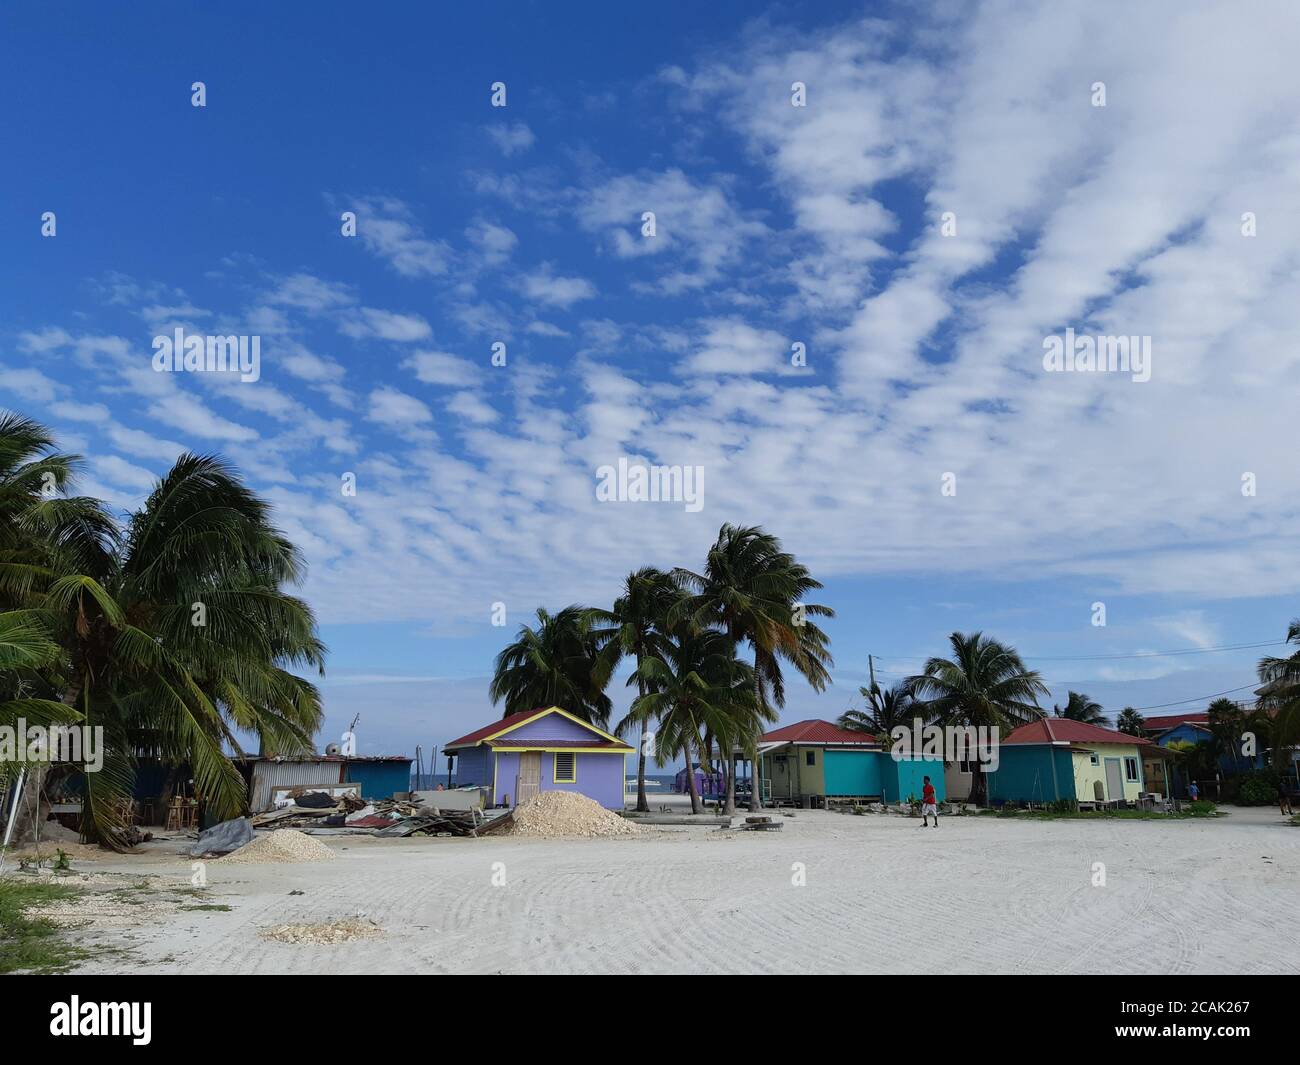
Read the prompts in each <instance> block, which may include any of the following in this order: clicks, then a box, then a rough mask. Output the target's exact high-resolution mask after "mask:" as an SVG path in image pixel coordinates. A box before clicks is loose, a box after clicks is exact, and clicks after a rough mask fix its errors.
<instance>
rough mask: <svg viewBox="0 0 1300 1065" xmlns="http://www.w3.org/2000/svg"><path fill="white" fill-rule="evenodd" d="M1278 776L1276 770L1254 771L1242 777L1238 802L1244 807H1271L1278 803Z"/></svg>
mask: <svg viewBox="0 0 1300 1065" xmlns="http://www.w3.org/2000/svg"><path fill="white" fill-rule="evenodd" d="M1277 794H1278V774H1277V771H1276V770H1274V769H1252V770H1250V772H1248V773H1243V774H1242V775H1241V789H1240V791H1239V792H1238V801H1239V802H1240V803H1241V805H1242V806H1271V805H1272V804H1273V803H1275V802H1277Z"/></svg>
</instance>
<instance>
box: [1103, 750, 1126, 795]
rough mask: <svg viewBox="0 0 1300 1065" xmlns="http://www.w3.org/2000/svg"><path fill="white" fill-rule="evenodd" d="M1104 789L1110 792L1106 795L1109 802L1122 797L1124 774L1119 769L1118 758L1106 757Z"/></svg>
mask: <svg viewBox="0 0 1300 1065" xmlns="http://www.w3.org/2000/svg"><path fill="white" fill-rule="evenodd" d="M1106 790H1107V791H1108V792H1110V794H1109V795H1107V796H1106V798H1108V799H1109V800H1110V801H1111V802H1119V801H1123V799H1124V774H1123V772H1122V771H1121V769H1120V762H1119V759H1118V758H1107V759H1106Z"/></svg>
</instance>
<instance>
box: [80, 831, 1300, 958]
mask: <svg viewBox="0 0 1300 1065" xmlns="http://www.w3.org/2000/svg"><path fill="white" fill-rule="evenodd" d="M784 825H785V827H784V828H783V829H781V831H780V832H774V833H770V834H760V833H739V834H724V833H719V832H717V831H716V830H714V829H712V828H711V827H710V828H704V827H700V828H695V827H692V828H688V829H672V828H665V829H653V828H646V829H645V830H644V831H643V832H642V833H641V834H640V835H639V836H634V837H630V838H626V839H593V840H587V839H579V840H531V839H513V838H505V839H496V838H487V839H481V840H472V839H428V838H424V839H420V838H415V839H409V840H377V839H372V838H366V837H330V838H326V840H325V841H326V842H327V843H328V845H329V847H330V848H331V850H333V851H335V853H336V855H337V857H338V860H337V861H333V862H321V863H319V864H313V865H240V866H228V865H225V864H223V863H208V865H207V874H208V882H209V889H210V890H209V897H210V899H211V901H213V902H221V903H226V904H229V905H230V906H231V907H232V912H230V913H217V912H209V913H191V912H185V911H181V912H178V913H176V914H174V915H172V916H170V917H168V918H167V919H166V920H164V921H161V922H158V923H150V924H147V925H143V926H141V927H139V928H136V929H134V930H132V932H131V933H130V936H129V938H127V939H124V940H123V943H122V945H124V946H126V947H127V948H128V949H129V950H130V951H131V953H130V954H129V955H127V956H123V957H114V956H108V957H104V958H100V959H97V960H95V961H92V962H91V963H89V964H88V965H87V966H85V969H84V971H89V972H138V971H154V972H173V973H175V972H180V973H201V972H211V973H237V972H262V973H282V972H338V973H370V972H398V973H417V972H537V973H589V972H598V973H635V972H658V973H677V972H776V973H800V972H867V973H890V972H899V973H930V974H934V975H936V976H942V975H946V974H957V973H979V972H1009V973H1018V972H1032V973H1056V972H1068V973H1076V972H1077V973H1099V974H1104V973H1118V972H1124V973H1148V974H1151V975H1153V976H1155V975H1161V974H1164V973H1193V972H1197V973H1221V972H1227V973H1256V972H1258V973H1277V972H1289V973H1297V972H1300V922H1296V921H1295V919H1294V918H1295V905H1296V901H1297V887H1296V885H1297V882H1300V829H1297V828H1292V827H1289V826H1287V825H1285V824H1284V823H1283V822H1282V819H1281V818H1280V817H1279V816H1278V814H1277V812H1276V811H1275V810H1271V809H1256V810H1235V811H1234V812H1233V813H1232V815H1231V816H1230V817H1226V818H1221V819H1219V820H1217V821H1200V820H1196V821H1174V822H1153V821H1114V822H1080V821H1057V822H1018V821H1013V820H1002V819H994V818H975V817H967V818H945V819H944V820H943V821H942V823H941V825H940V827H939V828H938V829H937V830H936V829H921V828H919V827H917V825H918V823H917V822H916V821H914V820H911V819H908V818H900V817H882V816H867V817H852V816H848V815H839V814H830V813H825V812H822V811H800V812H799V814H798V816H797V817H795V818H793V819H785V820H784ZM796 862H798V863H802V864H803V866H804V867H805V869H806V876H807V885H806V886H804V887H796V886H793V885H792V883H791V879H792V875H793V874H792V864H793V863H796ZM1095 862H1102V863H1105V866H1106V877H1107V883H1106V886H1105V887H1094V886H1092V877H1093V863H1095ZM495 863H502V864H503V867H504V874H505V879H506V883H505V885H504V886H493V882H492V881H493V876H494V874H499V873H500V872H501V871H502V870H501V868H500V867H494V866H495ZM144 864H147V866H148V869H149V871H150V872H172V873H176V874H187V872H188V861H187V860H186V859H184V858H183V857H180V856H178V855H170V854H168V855H163V854H159V853H158V852H157V851H155V852H154V853H153V855H152V856H139V857H135V858H132V859H114V860H113V861H112V862H103V863H97V865H96V871H99V870H101V869H104V868H106V867H108V866H110V865H114V866H117V867H121V868H130V869H134V870H136V871H141V870H142V868H143V865H144ZM173 864H174V865H175V868H174V869H173V868H172V865H173ZM291 891H301V892H303V894H298V895H291V894H290V892H291ZM343 915H355V916H360V917H364V918H366V919H368V920H371V921H373V922H375V923H376V924H377V925H379V926H380V927H381V928H382V929H383V930H384V934H383V936H382V937H379V938H371V939H360V940H356V941H352V942H344V943H329V944H286V943H275V942H268V941H267V940H265V939H264V938H262V936H261V934H260V933H261V932H262V931H263V930H265V929H266V928H267V927H269V926H275V925H278V924H289V923H307V922H322V921H333V920H337V919H338V918H339V917H341V916H343ZM108 934H110V935H111V934H112V933H111V932H110V933H108Z"/></svg>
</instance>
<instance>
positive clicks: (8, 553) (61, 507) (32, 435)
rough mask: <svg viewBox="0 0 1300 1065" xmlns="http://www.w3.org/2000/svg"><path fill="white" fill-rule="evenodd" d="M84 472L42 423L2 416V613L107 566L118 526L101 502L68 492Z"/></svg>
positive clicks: (31, 603) (32, 602) (2, 413)
mask: <svg viewBox="0 0 1300 1065" xmlns="http://www.w3.org/2000/svg"><path fill="white" fill-rule="evenodd" d="M80 467H81V459H80V458H79V457H78V456H76V455H64V454H60V453H58V452H57V451H56V447H55V441H54V437H53V435H52V434H51V433H50V431H49V430H48V429H46V428H45V427H44V426H43V425H40V424H39V423H37V422H34V421H32V420H31V419H30V418H25V417H23V416H22V415H20V414H15V413H12V412H9V411H0V609H16V608H21V607H31V606H34V605H36V604H37V602H38V601H39V598H40V594H41V592H42V591H43V590H44V588H45V587H46V586H48V584H49V581H50V580H51V579H52V578H53V577H54V575H56V574H58V573H60V572H72V573H83V572H93V571H95V570H96V569H97V568H99V567H101V566H102V565H103V564H104V561H105V559H106V557H107V555H108V551H109V549H110V547H111V544H112V543H113V540H114V538H115V537H116V535H117V527H116V525H115V523H114V522H113V519H112V518H111V517H110V516H109V515H108V514H107V513H106V512H105V511H104V509H103V507H102V506H101V505H100V503H99V501H98V500H94V499H88V498H86V497H84V496H67V495H66V494H65V493H66V491H67V489H68V488H69V487H70V486H71V485H72V483H73V480H74V478H75V476H76V474H77V472H78V471H79V470H80Z"/></svg>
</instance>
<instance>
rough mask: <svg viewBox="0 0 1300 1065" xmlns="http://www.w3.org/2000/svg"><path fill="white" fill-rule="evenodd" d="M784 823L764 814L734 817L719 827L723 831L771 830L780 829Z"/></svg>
mask: <svg viewBox="0 0 1300 1065" xmlns="http://www.w3.org/2000/svg"><path fill="white" fill-rule="evenodd" d="M782 823H783V822H781V821H776V820H773V819H772V818H771V817H767V816H766V815H763V816H755V817H744V818H741V817H733V818H731V820H730V821H729V822H728V823H727V824H725V825H719V826H718V827H719V830H720V831H722V832H771V831H773V830H775V829H779V828H780V827H781V826H782Z"/></svg>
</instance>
